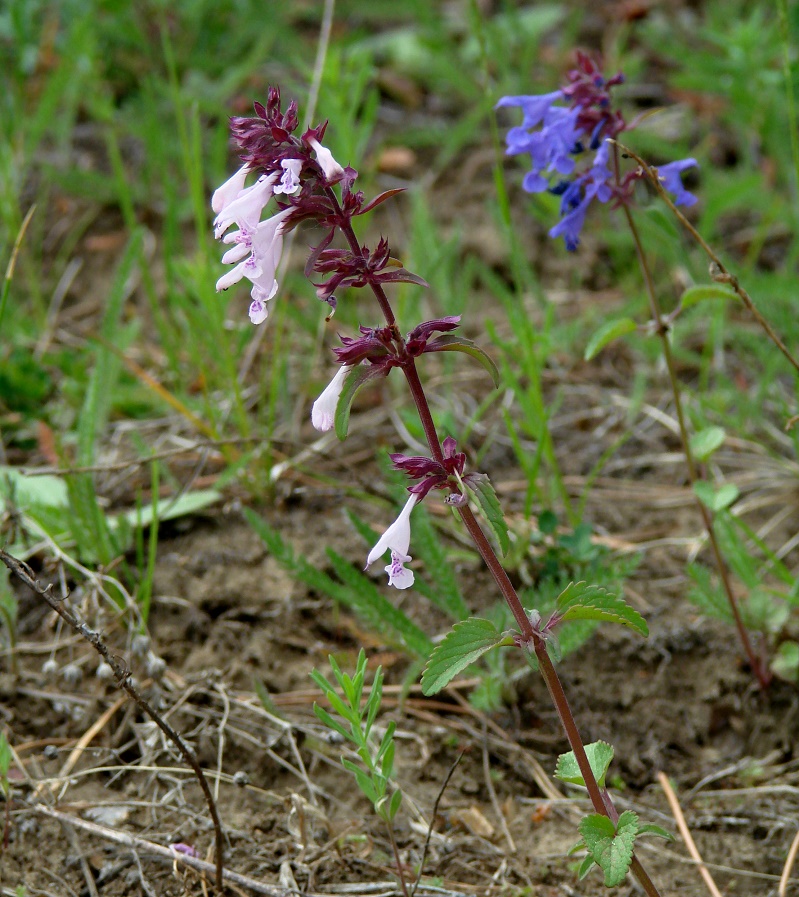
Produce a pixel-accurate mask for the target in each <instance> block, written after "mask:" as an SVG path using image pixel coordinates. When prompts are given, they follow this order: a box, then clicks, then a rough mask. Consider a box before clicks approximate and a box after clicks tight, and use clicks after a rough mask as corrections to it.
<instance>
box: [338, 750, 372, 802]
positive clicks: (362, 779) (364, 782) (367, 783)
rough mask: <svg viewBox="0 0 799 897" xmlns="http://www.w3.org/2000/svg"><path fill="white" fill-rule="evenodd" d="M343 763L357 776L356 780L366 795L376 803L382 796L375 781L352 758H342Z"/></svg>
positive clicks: (345, 767)
mask: <svg viewBox="0 0 799 897" xmlns="http://www.w3.org/2000/svg"><path fill="white" fill-rule="evenodd" d="M341 765H342V766H343V767H344V769H347V770H349V771H350V772H351V773H352V774H353V775H354V776H355V781H356V782H357V783H358V787H359V788H360V789H361V791H362V792H363V794H364V797H366V798H367V799H368V800H370V801H371V802H372V803H373V804H376V803H377V801H378V800H379V799H380V797H379V795H378V793H377V789H376V788H375V786H374V782H372V780H371V779H370V778H369V776H368V775H367V774H366V773H365V772H364V771H363V770H362V769H361V768H360V767H359V766H357V765H356V764H355V763H353V762H352V760H348V759H347V758H346V757H342V758H341Z"/></svg>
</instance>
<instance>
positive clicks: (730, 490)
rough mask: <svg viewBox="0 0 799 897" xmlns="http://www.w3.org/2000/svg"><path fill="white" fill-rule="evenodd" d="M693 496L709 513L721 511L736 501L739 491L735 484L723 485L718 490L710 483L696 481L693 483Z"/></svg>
mask: <svg viewBox="0 0 799 897" xmlns="http://www.w3.org/2000/svg"><path fill="white" fill-rule="evenodd" d="M694 494H695V495H696V497H697V498H698V499H699V501H701V502H702V504H703V505H704V506H705V507H706V508H710V510H711V511H714V512H715V511H723V510H724V509H725V508H729V506H730V505H731V504H732V503H733V502H734V501H736V500H737V498H738V496H739V495H740V490H739V489H738V487H737V486H736V485H735V483H725V484H724V485H723V486H720V487H719V488H718V489H716V488H715V486H713V484H712V483H708V482H705V480H698V481H697V482H696V483H694Z"/></svg>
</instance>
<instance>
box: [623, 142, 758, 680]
mask: <svg viewBox="0 0 799 897" xmlns="http://www.w3.org/2000/svg"><path fill="white" fill-rule="evenodd" d="M614 153H615V155H616V171H617V172H618V170H619V168H618V153H619V147H618V145H615V146H614ZM622 209H623V210H624V216H625V218H626V220H627V225H628V227H629V228H630V233H631V234H632V236H633V241H634V243H635V251H636V254H637V255H638V263H639V265H640V267H641V272H642V274H643V278H644V284H645V287H646V293H647V297H648V299H649V309H650V313H651V315H652V319H653V321H654V322H655V331H656V333H657V335H658V337H659V339H660V344H661V348H662V350H663V358H664V360H665V362H666V369H667V370H668V373H669V383H670V385H671V393H672V397H673V399H674V408H675V410H676V412H677V425H678V428H679V431H680V442H681V443H682V451H683V455H684V456H685V466H686V469H687V471H688V480H689V482H690V484H691V487H692V488H693V486H694V484H695V483H696V482H697V480H698V479H699V475H698V473H697V469H696V462H695V461H694V456H693V452H692V451H691V443H690V438H689V436H688V426H687V424H686V421H685V413H684V411H683V406H682V394H681V390H680V381H679V378H678V376H677V369H676V366H675V364H674V355H673V354H672V351H671V344H670V343H669V327H668V324H667V323H666V322H665V321H664V320H663V315H662V312H661V309H660V302H659V301H658V297H657V292H656V291H655V283H654V280H653V278H652V272H651V271H650V269H649V264H648V262H647V260H646V255H645V254H644V247H643V245H642V243H641V237H640V234H639V233H638V228H637V227H636V225H635V221H634V220H633V216H632V213H631V212H630V209H629V206H627V205H626V204H623V205H622ZM696 502H697V505H698V507H699V512H700V514H701V515H702V522H703V523H704V526H705V530H706V532H707V535H708V540H709V542H710V546H711V549H712V552H713V559H714V561H715V563H716V569H717V570H718V573H719V577H720V579H721V583H722V587H723V588H724V593H725V595H726V596H727V603H728V604H729V606H730V611H731V612H732V616H733V619H734V620H735V628H736V629H737V630H738V637H739V638H740V640H741V644H742V646H743V649H744V652H745V654H746V656H747V659H748V660H749V665H750V666H751V668H752V672H753V673H754V675H755V676H756V678H757V681H758V682H759V683H760V687H761V688H766V687H768V684H769V680H770V676H769V675H768V671H767V670H766V669H764V665H763V663H762V661H761V660H760V658H759V657H758V656H757V654H756V653H755V650H754V648H753V646H752V640H751V639H750V638H749V633H748V632H747V629H746V626H744V622H743V619H742V617H741V610H740V608H739V606H738V600H737V598H736V597H735V593H734V592H733V588H732V582H731V581H730V574H729V571H728V570H727V565H726V563H725V561H724V557H723V555H722V553H721V548H720V546H719V542H718V538H717V536H716V528H715V526H714V525H713V515H712V514H711V512H710V510H709V509H708V508H707V507H706V506H705V505H704V504H703V503H702V502H701V501H700V500H699V498H697V499H696Z"/></svg>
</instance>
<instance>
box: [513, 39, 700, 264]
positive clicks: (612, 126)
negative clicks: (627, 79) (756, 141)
mask: <svg viewBox="0 0 799 897" xmlns="http://www.w3.org/2000/svg"><path fill="white" fill-rule="evenodd" d="M567 77H568V84H566V85H565V86H564V87H562V88H561V89H560V90H556V91H553V92H552V93H546V94H541V95H539V96H508V97H502V99H501V100H500V101H499V102H498V103H497V108H502V107H504V106H519V107H520V108H521V110H522V114H523V119H522V123H521V125H519V126H518V127H515V128H511V129H510V130H509V131H508V135H507V153H508V155H517V154H519V153H529V154H530V158H531V160H532V168H531V170H530V171H529V172H528V173H527V174H526V175H525V177H524V180H523V181H522V186H523V187H524V189H525V190H526V191H527V192H528V193H541V192H543V191H544V190H548V191H549V192H550V193H554V194H556V195H558V196H560V198H561V200H560V215H561V219H560V221H559V222H558V223H557V224H556V225H555V226H554V227H553V228H552V229H551V230H550V231H549V235H550V237H563V241H564V243H565V244H566V248H567V249H568V250H570V251H572V252H573V251H574V250H575V249H577V246H578V244H579V242H580V232H581V231H582V228H583V224H584V222H585V216H586V212H587V211H588V208H589V206H590V205H591V203H592V202H593V200H594V199H596V200H598V201H599V202H602V203H606V202H609V201H612V202H613V204H614V205H615V206H619V205H626V204H629V203H630V202H631V201H632V197H633V188H634V185H635V182H636V181H638V180H639V179H640V178H642V177H644V173H643V172H642V171H641V169H633V170H631V171H629V172H628V173H627V174H626V175H624V176H623V177H621V176H620V174H619V171H618V164H617V160H615V159H614V161H616V164H615V165H613V166H612V167H611V159H610V146H611V145H610V144H609V143H608V139H615V138H616V137H618V135H619V134H621V133H622V131H628V130H631V129H632V128H633V127H634V126H635V121H634V122H633V123H632V124H630V125H628V124H627V123H626V121H625V119H624V116H623V114H622V113H621V111H619V110H618V109H614V108H613V104H612V99H611V89H612V88H613V87H615V86H616V85H618V84H622V83H623V82H624V75H622V74H621V73H619V74H617V75H614V76H613V77H612V78H608V79H605V77H604V76H603V75H602V73H601V71H600V69H599V66H598V64H597V63H596V62H595V61H594V60H593V59H592V58H591V57H590V56H588V55H587V54H585V53H580V52H578V53H577V67H576V68H574V69H572V70H571V71H570V72H569V73H568V75H567ZM562 103H566V104H567V105H560V104H562ZM696 165H697V162H696V159H681V160H679V161H677V162H670V163H668V164H667V165H662V166H660V167H659V168H658V175H659V177H660V179H661V181H662V182H663V185H664V187H665V188H666V190H668V191H669V192H671V193H673V194H674V195H675V202H676V204H677V205H685V206H690V205H693V204H694V203H695V202H696V197H695V196H694V195H693V194H691V193H689V192H688V191H687V190H686V189H685V188H684V187H683V185H682V181H681V179H680V174H681V173H682V172H683V171H685V170H686V169H688V168H694V167H695V166H696Z"/></svg>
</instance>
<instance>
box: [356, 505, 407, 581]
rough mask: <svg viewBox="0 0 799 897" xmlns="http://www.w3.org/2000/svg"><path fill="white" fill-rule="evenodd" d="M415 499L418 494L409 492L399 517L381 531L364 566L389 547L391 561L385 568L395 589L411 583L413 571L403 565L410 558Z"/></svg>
mask: <svg viewBox="0 0 799 897" xmlns="http://www.w3.org/2000/svg"><path fill="white" fill-rule="evenodd" d="M417 501H419V496H418V495H414V494H411V496H410V498H409V499H408V501H407V502H405V507H404V508H403V509H402V510H401V511H400V513H399V517H397V519H396V520H395V521H394V522H393V523H392V524H391V526H390V527H389V528H388V529H387V530H386V531H385V532H384V533H383V535H382V536H381V537H380V540H379V541H378V543H377V545H375V547H374V548H373V549H372V550H371V551H370V552H369V557H368V558H367V559H366V566H367V567H369V566H371V565H372V564H373V563H374V562H375V561H376V560H377V559H378V558H380V557H382V556H383V555H384V554H385V553H386V550H387V549H391V563H390V564H388V566H387V567H386V568H385V570H386V573H388V584H389V585H390V586H394V587H395V588H397V589H407V588H410V586H412V585H413V579H414V577H413V571H412V570H406V569H405V566H404V565H405V564H407V563H408V561H410V560H411V557H410V555H409V554H408V548H409V547H410V544H411V521H410V517H411V511H412V510H413V509H414V506H415V505H416V502H417Z"/></svg>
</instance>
